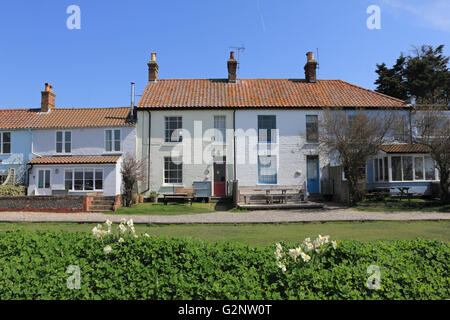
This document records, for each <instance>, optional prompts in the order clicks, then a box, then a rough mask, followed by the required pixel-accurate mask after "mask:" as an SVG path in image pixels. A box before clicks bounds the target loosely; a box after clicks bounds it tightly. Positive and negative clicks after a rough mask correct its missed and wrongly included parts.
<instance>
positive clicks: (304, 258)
mask: <svg viewBox="0 0 450 320" xmlns="http://www.w3.org/2000/svg"><path fill="white" fill-rule="evenodd" d="M301 256H302V259H303V261H305V262H308V261H309V260H311V257H310V256H309V255H308V254H306V253H304V252H302V253H301Z"/></svg>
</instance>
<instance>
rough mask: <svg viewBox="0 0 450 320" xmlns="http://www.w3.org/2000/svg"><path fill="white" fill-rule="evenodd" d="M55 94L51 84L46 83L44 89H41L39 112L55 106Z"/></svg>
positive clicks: (49, 109) (47, 110)
mask: <svg viewBox="0 0 450 320" xmlns="http://www.w3.org/2000/svg"><path fill="white" fill-rule="evenodd" d="M55 96H56V95H55V94H54V93H53V87H52V85H50V84H48V83H46V84H45V91H41V112H49V111H51V109H53V108H54V107H55Z"/></svg>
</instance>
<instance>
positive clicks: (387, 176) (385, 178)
mask: <svg viewBox="0 0 450 320" xmlns="http://www.w3.org/2000/svg"><path fill="white" fill-rule="evenodd" d="M384 180H386V181H389V165H388V158H387V157H384Z"/></svg>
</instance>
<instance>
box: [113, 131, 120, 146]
mask: <svg viewBox="0 0 450 320" xmlns="http://www.w3.org/2000/svg"><path fill="white" fill-rule="evenodd" d="M114 151H120V130H114Z"/></svg>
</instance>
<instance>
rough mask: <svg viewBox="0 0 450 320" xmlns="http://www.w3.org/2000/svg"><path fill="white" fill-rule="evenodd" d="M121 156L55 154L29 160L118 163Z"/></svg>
mask: <svg viewBox="0 0 450 320" xmlns="http://www.w3.org/2000/svg"><path fill="white" fill-rule="evenodd" d="M119 159H120V156H62V157H59V156H54V157H42V158H34V159H33V160H31V161H29V162H28V164H29V165H33V164H94V163H95V164H97V163H116V162H117V161H118V160H119Z"/></svg>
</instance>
